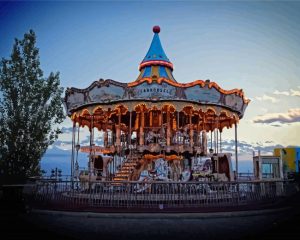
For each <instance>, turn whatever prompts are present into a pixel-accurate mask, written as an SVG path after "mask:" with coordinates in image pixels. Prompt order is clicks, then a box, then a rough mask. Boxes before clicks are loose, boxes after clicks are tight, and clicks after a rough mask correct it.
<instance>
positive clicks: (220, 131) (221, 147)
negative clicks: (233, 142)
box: [220, 130, 222, 153]
mask: <svg viewBox="0 0 300 240" xmlns="http://www.w3.org/2000/svg"><path fill="white" fill-rule="evenodd" d="M220 153H222V130H221V131H220Z"/></svg>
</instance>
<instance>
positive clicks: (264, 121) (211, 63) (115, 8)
mask: <svg viewBox="0 0 300 240" xmlns="http://www.w3.org/2000/svg"><path fill="white" fill-rule="evenodd" d="M299 12H300V2H288V1H284V2H278V1H251V2H248V1H233V2H231V1H220V2H219V1H209V2H206V1H197V2H196V1H185V2H181V1H153V2H149V1H147V2H146V1H130V2H125V1H113V2H104V1H93V2H81V1H77V2H71V1H65V2H60V1H55V2H27V1H21V2H0V57H5V58H8V57H9V55H10V52H11V49H12V45H13V41H14V38H19V39H21V38H22V37H23V35H24V33H25V32H28V31H29V29H33V30H34V31H35V33H36V35H37V47H38V48H39V49H40V60H41V67H42V69H43V70H44V73H45V76H47V75H48V74H49V73H50V72H51V71H53V72H56V71H59V72H60V79H61V85H62V86H63V87H64V88H66V87H77V88H86V87H88V86H89V85H90V84H91V83H92V82H93V81H96V80H98V79H100V78H103V79H108V78H109V79H113V80H116V81H121V82H132V81H134V80H135V79H136V78H137V76H138V74H139V71H138V65H139V63H140V62H141V61H142V60H143V58H144V56H145V54H146V52H147V50H148V48H149V46H150V43H151V40H152V37H153V32H152V27H153V26H154V25H159V26H160V28H161V32H160V40H161V42H162V45H163V48H164V50H165V52H166V54H167V56H168V58H169V59H170V61H171V62H172V63H173V64H174V71H173V75H174V77H175V79H176V80H177V81H178V82H181V83H187V82H192V81H194V80H198V79H202V80H206V79H210V80H211V81H214V82H216V83H218V84H219V85H220V86H221V87H222V88H223V89H226V90H230V89H233V88H239V89H243V90H244V92H245V95H246V97H247V98H249V99H251V102H250V104H249V106H248V108H247V109H246V112H245V115H244V118H243V119H242V120H241V121H240V124H239V125H238V140H239V149H240V154H242V155H243V154H244V155H245V156H246V155H247V156H248V157H249V156H251V155H252V151H253V150H258V149H261V150H262V151H265V152H269V153H270V152H271V151H272V149H273V147H275V146H284V147H286V146H299V145H300V104H299V103H300V101H299V100H300V81H299V80H300V79H299V78H300V67H299V66H300V44H299V43H300V27H299V26H300V14H299ZM62 126H63V127H64V129H65V130H66V131H65V133H64V134H62V135H61V137H60V139H59V141H57V143H56V145H57V146H59V147H61V148H64V147H66V148H67V146H68V145H69V143H68V142H69V141H70V140H71V133H70V131H68V129H69V127H70V126H71V122H70V120H69V119H66V121H65V122H64V123H63V125H62ZM223 139H224V145H223V146H224V148H225V149H227V150H232V149H233V148H232V147H233V141H232V140H233V139H234V130H233V129H228V130H225V131H224V134H223ZM83 140H84V139H83ZM63 146H64V147H63Z"/></svg>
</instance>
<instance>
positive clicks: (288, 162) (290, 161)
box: [274, 147, 300, 173]
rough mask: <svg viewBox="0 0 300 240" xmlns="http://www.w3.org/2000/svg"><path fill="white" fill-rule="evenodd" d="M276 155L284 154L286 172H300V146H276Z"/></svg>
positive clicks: (284, 169)
mask: <svg viewBox="0 0 300 240" xmlns="http://www.w3.org/2000/svg"><path fill="white" fill-rule="evenodd" d="M274 156H278V157H279V156H282V160H283V171H284V173H295V172H296V173H299V170H300V163H299V162H300V147H290V148H275V149H274Z"/></svg>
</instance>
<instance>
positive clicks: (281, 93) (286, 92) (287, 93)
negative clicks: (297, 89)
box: [273, 90, 290, 96]
mask: <svg viewBox="0 0 300 240" xmlns="http://www.w3.org/2000/svg"><path fill="white" fill-rule="evenodd" d="M273 94H275V95H285V96H289V95H290V93H289V92H288V91H282V92H280V91H278V90H275V92H273Z"/></svg>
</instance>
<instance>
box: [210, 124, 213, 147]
mask: <svg viewBox="0 0 300 240" xmlns="http://www.w3.org/2000/svg"><path fill="white" fill-rule="evenodd" d="M212 145H213V144H212V128H211V129H210V149H213V146H212Z"/></svg>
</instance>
